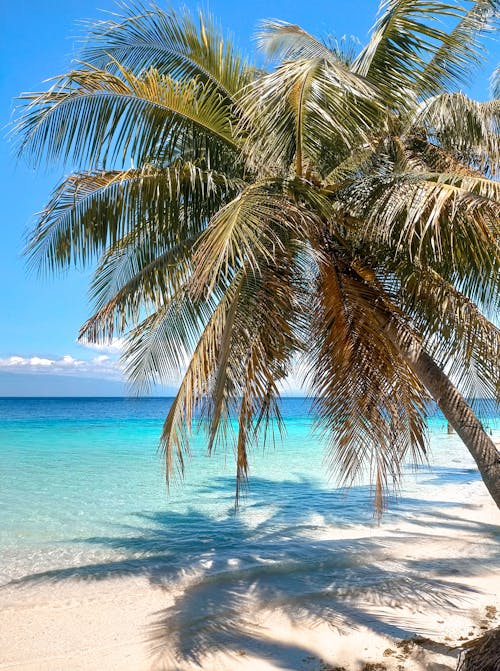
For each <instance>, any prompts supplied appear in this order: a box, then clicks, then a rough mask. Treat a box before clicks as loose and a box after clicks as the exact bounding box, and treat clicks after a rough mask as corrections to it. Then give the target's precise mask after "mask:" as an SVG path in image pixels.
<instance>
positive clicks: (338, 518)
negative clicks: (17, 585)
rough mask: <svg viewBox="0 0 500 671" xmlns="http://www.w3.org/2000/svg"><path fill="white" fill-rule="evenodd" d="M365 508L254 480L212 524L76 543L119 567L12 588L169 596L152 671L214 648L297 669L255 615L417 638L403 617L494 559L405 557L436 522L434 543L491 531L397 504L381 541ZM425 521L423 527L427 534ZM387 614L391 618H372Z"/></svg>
mask: <svg viewBox="0 0 500 671" xmlns="http://www.w3.org/2000/svg"><path fill="white" fill-rule="evenodd" d="M448 470H449V469H448ZM232 487H233V481H232V479H230V478H219V479H217V480H216V481H215V482H214V484H213V485H212V486H211V487H206V488H204V489H203V490H200V492H199V494H200V497H202V496H203V494H205V495H207V496H208V495H214V494H215V495H217V496H218V497H219V498H220V499H221V500H223V499H224V498H227V502H228V504H229V503H230V502H231V497H232V491H233V489H232ZM368 500H369V490H368V489H367V488H365V487H356V488H354V489H353V490H352V491H351V492H350V494H349V495H348V496H345V494H344V493H343V492H341V491H339V490H325V489H321V488H319V487H318V486H317V484H316V483H315V482H314V481H312V480H307V479H302V480H300V481H293V482H292V481H286V482H273V481H269V480H265V479H262V480H260V479H252V481H251V493H250V495H249V497H248V499H247V501H246V502H245V503H244V504H243V507H242V509H241V510H240V512H238V513H237V514H234V513H233V512H232V511H231V509H230V507H229V506H228V507H227V508H226V509H225V510H226V512H225V513H224V514H223V515H221V516H219V517H214V516H211V515H208V514H206V513H203V512H200V510H197V509H195V508H191V509H189V510H187V511H184V512H182V513H181V512H175V511H173V510H168V509H167V510H165V511H161V512H157V511H155V512H150V513H139V514H137V520H138V524H137V526H136V527H127V528H125V529H124V530H122V531H123V533H122V534H120V535H118V534H117V535H113V536H111V535H110V536H103V537H98V538H87V539H78V540H79V542H82V540H84V541H85V542H86V543H89V544H95V545H98V546H101V547H103V546H104V547H107V548H110V549H112V550H114V551H116V552H117V554H119V555H120V558H119V559H116V560H114V561H113V560H112V561H107V562H105V563H100V564H92V565H86V566H79V567H76V568H75V567H72V568H66V569H61V570H53V571H48V572H45V573H39V574H35V575H31V576H27V577H25V578H23V579H22V580H21V581H19V582H21V583H27V582H32V581H61V580H69V579H81V580H99V579H105V578H109V577H119V576H146V577H147V578H148V579H149V580H150V582H151V583H152V584H153V585H155V586H156V587H157V588H159V589H164V590H168V591H169V593H174V594H176V596H175V599H174V603H173V604H172V605H171V606H170V607H168V608H165V609H164V610H163V611H161V612H159V613H156V614H155V615H154V618H153V621H152V624H151V626H150V628H149V631H148V632H147V638H148V640H149V644H150V646H151V655H152V657H153V658H154V660H155V666H154V668H155V669H172V670H173V669H178V668H179V666H180V665H181V663H183V662H194V663H200V661H201V659H202V658H203V656H205V655H206V654H207V653H210V652H214V651H217V650H218V649H224V650H226V651H232V652H233V653H234V654H235V655H239V654H252V655H255V656H257V657H261V658H268V657H272V659H273V663H274V664H275V665H277V666H278V667H279V666H280V665H281V666H282V667H283V668H300V667H297V666H293V664H298V660H300V659H304V658H305V657H307V656H308V655H310V654H311V650H310V649H308V648H307V647H304V646H303V645H298V644H295V643H293V644H291V643H288V642H287V643H283V642H279V641H275V640H272V639H270V638H268V637H267V635H266V629H265V627H263V626H261V625H260V624H259V622H262V621H263V620H264V621H265V617H264V618H262V617H261V616H262V614H264V615H265V614H267V615H268V616H271V614H272V613H279V614H281V615H285V616H286V617H287V618H288V619H289V620H290V621H292V622H295V623H296V622H299V621H301V620H307V622H309V623H310V624H312V625H314V624H319V623H325V622H326V623H328V625H329V626H331V627H333V628H335V629H337V630H339V631H341V632H347V631H352V630H353V628H354V629H355V628H357V627H360V626H366V627H369V628H370V629H371V630H373V631H375V632H378V633H383V634H386V635H389V636H394V637H397V638H408V637H410V636H412V635H414V634H415V633H422V634H425V633H426V632H416V631H415V629H414V624H413V623H412V621H411V620H408V619H407V616H406V615H405V613H407V611H406V610H405V611H403V608H408V607H409V608H411V609H413V610H429V611H431V612H434V611H435V612H438V611H439V610H440V609H443V608H449V607H453V606H459V605H464V604H465V605H467V602H468V600H469V599H470V597H471V596H472V594H471V590H470V589H469V588H468V586H467V585H466V583H465V582H464V581H463V578H464V577H466V576H467V575H470V574H471V573H472V572H474V573H476V572H477V571H481V568H484V567H485V565H486V563H491V562H495V561H496V562H497V564H498V563H499V562H500V547H499V544H498V543H496V544H495V543H491V544H488V546H487V547H486V548H483V550H482V556H479V555H478V557H477V559H476V560H474V561H473V562H471V559H470V556H469V555H467V556H462V557H448V556H446V557H435V556H434V557H433V556H429V557H428V559H422V558H421V557H420V558H419V557H411V556H406V557H405V556H404V552H401V548H402V547H404V546H405V544H407V545H408V547H411V546H414V544H415V543H417V544H419V545H421V544H425V543H426V542H427V541H429V540H430V539H432V538H435V535H434V534H435V533H436V525H437V527H438V531H439V533H440V534H441V535H442V537H443V538H447V537H450V538H452V537H455V536H456V534H457V533H461V532H463V531H466V532H467V534H468V535H469V537H472V542H471V546H472V545H473V544H474V537H475V536H477V538H479V537H481V538H483V537H484V534H487V535H490V536H492V537H496V538H497V539H498V537H499V535H500V529H499V528H498V527H495V526H493V525H479V524H475V523H474V522H471V521H470V520H467V519H461V518H457V517H456V515H454V514H452V512H451V511H450V512H447V510H448V509H450V508H451V507H453V506H456V503H450V502H446V501H425V500H423V499H412V498H408V497H406V498H405V497H403V498H401V499H399V500H398V501H397V502H395V503H394V504H393V505H391V508H390V512H389V513H388V515H387V517H386V518H385V520H384V524H386V523H388V524H390V526H391V532H390V533H389V534H385V535H382V534H380V533H378V531H379V529H378V527H377V525H376V522H375V521H374V520H373V518H372V516H371V513H370V507H369V504H368ZM431 506H432V514H430V513H429V518H428V516H427V512H428V510H427V509H430V508H431ZM426 507H427V508H426ZM463 507H464V508H466V507H467V504H465V505H464V506H463ZM453 512H455V511H453ZM408 513H410V514H411V517H412V522H414V526H413V527H412V530H411V531H402V530H401V529H398V526H397V525H398V524H399V522H400V521H403V520H404V518H405V516H406V515H408ZM427 518H428V519H430V518H432V524H433V526H434V529H433V534H432V535H430V534H429V532H428V530H427V529H426V524H427V522H426V521H425V520H426V519H427ZM366 525H373V528H372V529H371V530H369V529H367V528H366ZM327 529H329V530H330V532H329V533H328V532H327V531H326V530H327ZM410 544H411V546H410ZM396 547H397V549H399V552H397V553H396V554H397V555H398V558H394V556H395V554H394V550H395V549H396ZM401 557H403V558H401ZM387 606H389V607H390V609H389V611H387V610H384V611H383V613H382V611H381V610H379V609H380V608H381V607H387ZM388 613H389V614H388ZM290 665H292V666H290Z"/></svg>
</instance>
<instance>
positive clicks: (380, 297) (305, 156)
mask: <svg viewBox="0 0 500 671" xmlns="http://www.w3.org/2000/svg"><path fill="white" fill-rule="evenodd" d="M498 11H499V3H498V2H496V1H493V0H488V1H486V0H482V1H481V0H479V1H478V2H474V3H468V4H467V6H462V5H461V4H458V3H455V2H438V1H436V2H427V1H426V2H423V1H422V0H385V1H384V2H383V3H382V5H381V7H380V11H379V15H378V18H377V20H376V23H375V25H374V27H373V30H372V33H371V37H370V39H369V41H368V43H367V44H366V46H364V47H363V48H361V49H358V50H357V51H355V50H353V49H352V48H351V47H347V48H345V47H344V45H343V44H342V42H340V43H338V44H337V43H334V44H328V45H326V44H324V43H323V42H321V41H319V40H317V39H315V38H314V37H313V36H311V35H309V34H308V33H306V32H305V31H303V30H302V29H301V28H299V27H298V26H295V25H290V24H288V23H284V22H280V21H266V22H264V23H263V24H262V25H261V26H260V30H259V34H258V42H259V46H260V48H261V49H262V50H263V51H264V52H265V53H266V54H267V55H268V57H269V58H270V59H271V61H273V63H274V65H273V67H272V69H271V70H270V71H261V70H258V69H257V68H255V67H253V66H251V65H250V64H249V63H247V62H246V61H245V60H244V58H242V57H241V56H240V55H239V54H238V52H237V51H236V50H235V48H234V47H233V45H232V43H231V41H230V40H229V39H228V38H227V37H226V36H224V35H223V33H222V32H221V31H220V29H219V28H218V26H217V25H216V23H215V22H214V21H213V20H212V19H211V18H210V17H207V16H203V15H201V14H200V15H199V16H198V17H197V18H193V17H192V16H191V15H190V14H189V13H187V12H183V13H178V12H175V11H172V10H170V11H164V10H162V9H160V8H159V7H157V6H153V5H151V6H149V5H148V6H143V5H135V6H131V7H130V8H129V9H126V8H125V9H123V13H122V14H120V15H116V16H115V17H113V18H112V19H111V20H105V21H102V22H99V23H97V24H94V25H93V26H92V27H91V29H90V32H89V39H88V42H87V45H86V47H85V49H84V52H83V55H82V60H81V62H79V63H77V65H76V67H75V69H74V70H72V71H71V72H69V73H68V74H66V75H64V76H63V77H58V78H57V79H56V80H54V83H53V85H52V87H51V88H50V89H49V90H48V91H44V92H42V93H33V94H24V95H23V100H24V103H25V105H24V106H23V108H22V112H21V114H20V116H19V118H18V122H17V137H18V140H19V151H20V152H21V153H22V154H23V155H25V156H27V157H28V158H29V159H31V160H32V161H33V162H34V164H35V165H37V164H39V163H40V162H41V161H48V162H61V161H62V162H63V163H66V164H69V165H70V166H71V168H72V169H73V170H74V171H73V172H72V173H71V174H70V175H69V176H67V177H65V178H64V179H63V181H62V182H61V184H60V185H59V186H58V187H57V188H56V189H55V191H54V193H53V195H52V197H51V199H50V201H49V203H48V205H47V207H46V209H45V210H44V211H43V212H42V213H41V215H40V216H39V219H38V222H37V224H36V227H35V228H34V230H33V233H32V237H31V240H30V242H29V257H30V260H31V261H32V262H33V263H35V264H36V265H37V266H38V267H40V268H42V269H45V270H49V271H54V270H57V269H61V268H67V267H68V266H70V265H71V264H84V263H90V262H94V261H95V260H97V261H98V265H97V270H96V271H95V275H94V279H93V282H92V288H91V292H92V297H93V301H94V304H95V305H94V313H93V315H92V316H91V317H90V319H89V320H88V321H87V322H86V324H85V325H84V326H83V327H82V330H81V333H80V337H81V338H82V339H84V340H89V341H92V342H97V341H106V340H108V339H110V338H113V337H117V336H123V335H125V336H126V338H127V341H126V342H127V345H126V349H125V352H124V355H123V358H124V362H125V366H126V371H127V374H128V376H129V378H130V380H131V382H132V383H133V384H134V385H136V386H137V387H138V388H139V389H141V390H144V389H148V388H149V387H150V386H151V385H152V384H154V383H162V382H165V381H168V380H169V379H171V378H172V376H174V375H176V374H178V373H179V372H181V373H182V382H181V384H180V388H179V391H178V393H177V396H176V397H175V400H174V402H173V404H172V406H171V409H170V411H169V414H168V417H167V419H166V421H165V425H164V428H163V433H162V437H161V444H162V446H163V447H164V450H165V459H166V472H167V479H169V478H170V477H171V476H172V474H173V473H174V472H176V471H177V470H179V471H180V472H181V473H182V472H183V470H184V464H185V457H186V455H187V454H188V453H189V437H190V431H191V428H192V425H193V422H194V421H195V419H196V418H197V417H202V418H203V420H204V425H205V426H206V427H207V432H208V438H207V440H208V449H209V451H211V450H213V449H215V448H216V446H218V445H219V446H228V445H229V446H233V447H234V452H235V455H236V469H237V478H236V479H237V495H238V493H239V491H240V486H241V484H242V483H243V482H244V481H245V479H246V476H247V473H248V469H249V461H248V448H249V446H250V445H251V444H252V442H254V441H255V440H257V439H258V437H259V436H260V437H262V432H263V433H264V434H266V433H267V434H269V436H272V433H273V431H274V430H276V429H278V430H280V429H281V428H282V422H281V418H280V408H279V402H278V401H279V396H280V384H281V383H282V382H283V381H284V380H285V378H286V377H287V375H288V374H289V373H290V372H291V371H292V369H296V367H297V365H299V368H298V370H299V371H301V374H302V375H303V379H304V382H305V383H306V384H308V386H309V388H310V390H311V394H312V395H313V397H314V408H315V411H316V414H317V418H318V426H319V428H320V429H321V430H322V431H323V432H324V435H325V437H326V441H327V445H328V447H329V453H328V454H329V461H330V464H331V467H332V469H333V470H334V471H335V472H336V473H337V474H339V475H340V476H341V478H342V479H343V481H344V482H345V483H347V484H351V483H353V482H354V481H355V480H356V479H357V478H358V476H359V475H360V474H362V473H365V472H366V471H367V470H368V471H369V473H370V474H371V478H372V482H373V484H374V486H375V503H376V505H377V506H378V507H379V508H381V507H382V505H383V501H384V494H385V492H386V491H387V486H388V485H389V484H390V483H393V482H395V483H397V482H398V480H399V477H400V473H401V466H402V464H403V462H404V461H405V460H407V459H412V460H414V461H418V460H421V459H423V458H425V455H426V428H425V419H424V415H425V404H426V402H427V401H428V399H429V398H430V397H433V398H434V399H435V400H436V401H437V402H438V404H439V405H440V407H441V408H442V409H443V411H444V412H445V414H446V416H447V417H448V419H449V420H450V421H451V423H452V424H453V425H454V426H455V427H456V428H457V430H458V431H459V434H460V435H461V436H462V438H463V439H464V441H465V442H466V444H467V446H468V447H469V449H470V450H471V452H472V453H473V455H474V457H475V458H476V461H477V463H478V465H479V468H480V470H481V473H482V475H483V479H484V480H485V483H486V485H487V486H488V488H489V490H490V493H491V494H492V496H493V497H494V498H495V500H496V502H497V504H498V505H500V464H499V459H498V453H497V451H496V450H495V448H494V446H493V444H492V443H491V441H490V439H489V438H488V437H487V436H486V434H485V433H484V431H482V428H481V426H480V424H479V422H478V421H477V419H476V418H475V416H474V414H473V413H472V411H471V409H470V408H469V407H468V405H467V404H466V403H465V401H464V396H465V397H467V396H471V395H474V394H478V393H480V394H481V395H483V396H487V397H495V398H497V399H498V398H499V396H500V332H499V330H498V328H497V327H496V326H495V325H494V324H493V323H492V322H491V321H490V319H491V318H492V316H494V315H495V314H497V312H496V311H497V308H498V298H499V277H500V274H499V270H500V246H499V233H500V226H499V213H500V185H499V183H498V180H497V178H498V174H499V170H500V160H499V159H500V144H499V123H500V101H499V100H497V99H493V100H491V101H488V102H476V101H474V100H471V99H470V98H468V97H467V96H466V95H465V94H463V93H461V92H457V91H456V89H457V88H458V87H459V86H461V85H462V84H463V83H464V77H466V76H469V75H470V73H471V72H473V69H474V67H475V66H477V65H478V64H480V62H481V59H482V54H483V46H482V43H483V38H484V36H485V35H487V34H488V33H490V32H491V31H492V30H493V29H494V28H495V27H496V22H497V20H498ZM128 166H133V167H128ZM452 381H453V382H452ZM474 422H475V424H474ZM470 427H473V428H472V429H471V428H470ZM471 432H472V433H471Z"/></svg>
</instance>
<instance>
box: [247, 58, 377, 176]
mask: <svg viewBox="0 0 500 671" xmlns="http://www.w3.org/2000/svg"><path fill="white" fill-rule="evenodd" d="M243 106H244V109H245V115H246V116H245V117H244V119H245V120H246V121H245V120H244V121H243V128H244V130H245V131H246V139H245V154H246V155H247V156H248V157H249V160H250V161H252V160H253V163H254V164H255V166H257V168H258V169H260V170H261V172H263V173H264V174H266V171H267V174H269V172H271V171H272V170H273V169H275V170H278V171H279V170H281V171H283V172H285V174H286V173H287V172H288V170H289V168H290V163H291V162H292V160H293V159H294V158H295V159H296V157H297V154H300V155H301V161H299V164H300V163H302V164H303V167H304V168H305V169H307V167H308V166H310V167H313V166H314V169H318V167H320V166H322V164H323V163H326V164H328V161H329V162H330V165H331V163H334V164H335V163H338V161H339V157H340V158H344V157H345V156H346V154H348V153H349V152H350V151H351V150H352V149H353V147H354V146H359V144H360V143H362V144H364V143H366V142H368V141H369V135H370V133H371V132H372V131H373V128H374V127H377V128H378V126H379V123H380V120H381V117H382V116H383V114H382V109H381V106H380V100H379V98H378V95H377V92H376V91H375V90H374V88H373V87H372V86H370V85H369V84H368V83H367V82H366V81H365V80H364V79H363V78H361V77H358V76H356V75H354V74H352V73H351V72H350V71H349V70H348V68H347V67H346V66H344V65H343V64H342V63H340V62H338V63H335V64H334V63H332V62H328V63H326V62H325V61H322V60H320V59H307V60H304V59H302V60H297V61H293V62H286V63H284V64H283V65H281V66H279V67H278V68H277V69H276V70H275V71H274V72H273V73H271V74H268V75H265V76H263V77H261V78H259V80H258V81H257V82H255V83H254V84H253V85H252V86H250V87H248V88H247V90H246V92H245V95H244V104H243ZM245 124H246V125H245ZM296 163H297V161H296ZM330 170H331V167H330ZM328 171H329V170H328Z"/></svg>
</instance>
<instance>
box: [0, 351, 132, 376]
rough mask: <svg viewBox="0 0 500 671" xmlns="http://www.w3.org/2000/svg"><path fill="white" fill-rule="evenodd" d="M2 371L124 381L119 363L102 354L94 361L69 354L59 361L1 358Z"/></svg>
mask: <svg viewBox="0 0 500 671" xmlns="http://www.w3.org/2000/svg"><path fill="white" fill-rule="evenodd" d="M0 370H3V371H6V372H10V373H40V374H44V373H50V374H53V375H81V376H84V377H97V378H102V379H107V380H122V379H123V376H122V372H121V370H120V366H119V364H118V362H117V361H115V360H114V359H112V358H111V357H109V356H107V355H105V354H100V355H98V356H96V357H93V358H92V359H75V358H74V357H72V356H70V355H69V354H65V355H64V356H62V357H60V358H58V359H48V358H45V357H39V356H32V357H23V356H18V355H15V356H10V357H7V358H4V359H1V358H0Z"/></svg>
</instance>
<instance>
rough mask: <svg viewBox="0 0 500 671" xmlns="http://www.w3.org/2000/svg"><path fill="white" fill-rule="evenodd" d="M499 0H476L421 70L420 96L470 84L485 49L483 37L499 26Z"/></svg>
mask: <svg viewBox="0 0 500 671" xmlns="http://www.w3.org/2000/svg"><path fill="white" fill-rule="evenodd" d="M499 8H500V3H499V2H498V0H476V1H475V2H474V3H473V6H472V7H471V8H470V9H469V10H468V11H467V12H466V13H465V14H464V16H463V18H462V19H461V20H460V21H459V22H458V23H457V25H456V26H455V27H454V28H453V30H451V31H450V32H449V34H448V36H447V38H446V40H445V41H444V42H443V43H442V44H441V45H440V46H439V48H438V49H437V50H436V51H435V53H434V54H433V55H432V58H431V60H430V61H429V62H428V63H427V64H426V66H425V68H424V70H423V73H422V84H421V86H419V87H418V89H417V91H418V94H419V95H424V96H425V95H436V94H437V93H441V92H442V91H443V90H446V89H447V88H448V89H449V87H451V86H460V85H463V84H468V83H470V77H471V75H472V71H473V70H474V69H476V68H477V67H478V66H479V65H480V63H481V61H482V58H483V57H484V54H485V52H486V49H485V46H484V42H482V41H481V38H483V37H484V35H485V34H487V33H488V32H493V31H494V30H495V28H496V27H497V26H498V18H499V16H500V13H499Z"/></svg>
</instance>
